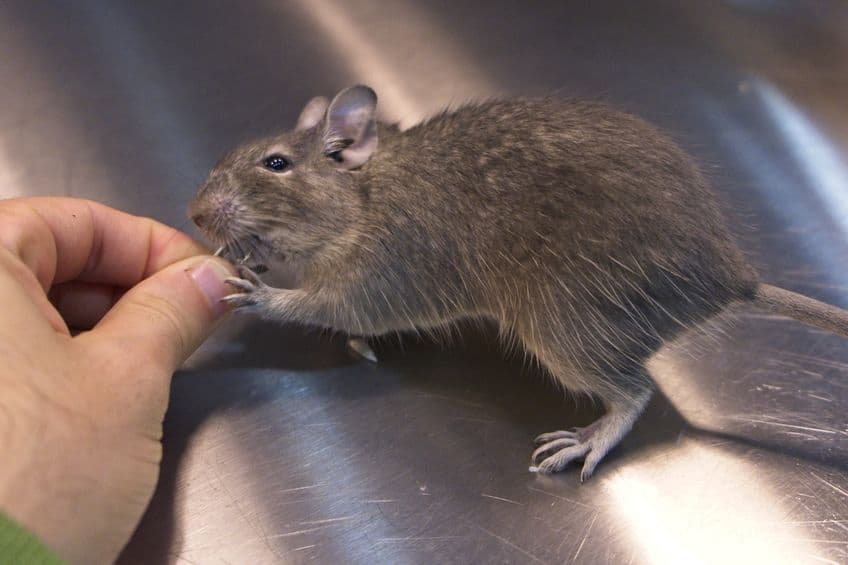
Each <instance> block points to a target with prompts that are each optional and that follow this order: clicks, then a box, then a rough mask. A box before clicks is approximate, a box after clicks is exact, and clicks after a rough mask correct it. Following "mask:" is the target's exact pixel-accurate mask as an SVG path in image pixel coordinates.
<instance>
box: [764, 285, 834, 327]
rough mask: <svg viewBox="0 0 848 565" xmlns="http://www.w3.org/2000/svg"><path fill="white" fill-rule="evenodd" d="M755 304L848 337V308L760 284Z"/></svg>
mask: <svg viewBox="0 0 848 565" xmlns="http://www.w3.org/2000/svg"><path fill="white" fill-rule="evenodd" d="M754 304H755V305H757V306H760V307H762V308H765V309H766V310H770V311H771V312H774V313H775V314H782V315H784V316H788V317H790V318H793V319H795V320H798V321H799V322H803V323H804V324H807V325H810V326H814V327H817V328H820V329H823V330H827V331H829V332H832V333H835V334H837V335H841V336H843V337H848V310H842V309H841V308H837V307H836V306H831V305H830V304H825V303H824V302H819V301H818V300H814V299H812V298H810V297H808V296H804V295H803V294H798V293H797V292H792V291H789V290H784V289H782V288H779V287H776V286H771V285H770V284H760V285H759V287H757V291H756V293H755V295H754Z"/></svg>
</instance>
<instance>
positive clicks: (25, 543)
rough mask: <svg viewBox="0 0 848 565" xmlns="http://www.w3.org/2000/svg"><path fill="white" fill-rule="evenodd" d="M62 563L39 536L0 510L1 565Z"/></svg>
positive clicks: (51, 564) (57, 564) (52, 564)
mask: <svg viewBox="0 0 848 565" xmlns="http://www.w3.org/2000/svg"><path fill="white" fill-rule="evenodd" d="M12 564H14V565H62V561H61V560H60V559H59V558H58V557H56V555H54V553H53V552H52V551H50V550H49V549H47V546H46V545H44V544H43V543H41V542H40V541H39V540H38V538H37V537H35V536H34V535H32V534H31V533H29V532H28V531H26V530H25V529H23V528H22V527H21V526H19V525H18V524H17V523H15V522H13V521H12V520H11V518H9V517H7V516H6V515H5V514H3V513H2V512H0V565H12Z"/></svg>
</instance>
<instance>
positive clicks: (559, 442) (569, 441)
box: [530, 437, 580, 463]
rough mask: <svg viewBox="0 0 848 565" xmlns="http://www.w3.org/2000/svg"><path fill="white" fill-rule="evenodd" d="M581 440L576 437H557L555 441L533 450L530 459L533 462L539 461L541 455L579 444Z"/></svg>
mask: <svg viewBox="0 0 848 565" xmlns="http://www.w3.org/2000/svg"><path fill="white" fill-rule="evenodd" d="M579 443H580V441H579V440H578V439H577V438H574V437H567V438H560V439H555V440H553V441H549V442H548V443H546V444H544V445H542V446H541V447H539V448H538V449H537V450H536V451H534V452H533V455H531V456H530V460H531V461H533V463H537V459H538V458H539V456H540V455H543V454H545V453H547V452H549V451H554V450H556V451H559V450H560V449H563V448H566V447H571V446H572V445H578V444H579Z"/></svg>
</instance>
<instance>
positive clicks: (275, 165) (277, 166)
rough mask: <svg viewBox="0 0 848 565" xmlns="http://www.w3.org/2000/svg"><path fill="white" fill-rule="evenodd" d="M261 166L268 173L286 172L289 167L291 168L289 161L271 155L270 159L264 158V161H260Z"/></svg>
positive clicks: (280, 156) (279, 156)
mask: <svg viewBox="0 0 848 565" xmlns="http://www.w3.org/2000/svg"><path fill="white" fill-rule="evenodd" d="M262 165H263V166H264V167H265V168H266V169H268V170H269V171H274V172H275V173H282V172H283V171H287V170H288V169H289V167H291V161H289V160H288V159H286V158H285V157H283V156H282V155H271V156H270V157H265V160H264V161H262Z"/></svg>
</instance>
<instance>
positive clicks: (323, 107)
mask: <svg viewBox="0 0 848 565" xmlns="http://www.w3.org/2000/svg"><path fill="white" fill-rule="evenodd" d="M329 105H330V101H329V100H327V99H326V98H325V97H324V96H316V97H315V98H313V99H312V100H310V101H309V102H307V103H306V106H304V107H303V110H301V111H300V116H299V117H298V118H297V125H295V126H294V130H295V131H303V130H307V129H312V128H314V127H315V126H317V125H318V124H319V123H321V120H323V119H324V114H325V113H326V112H327V106H329Z"/></svg>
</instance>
